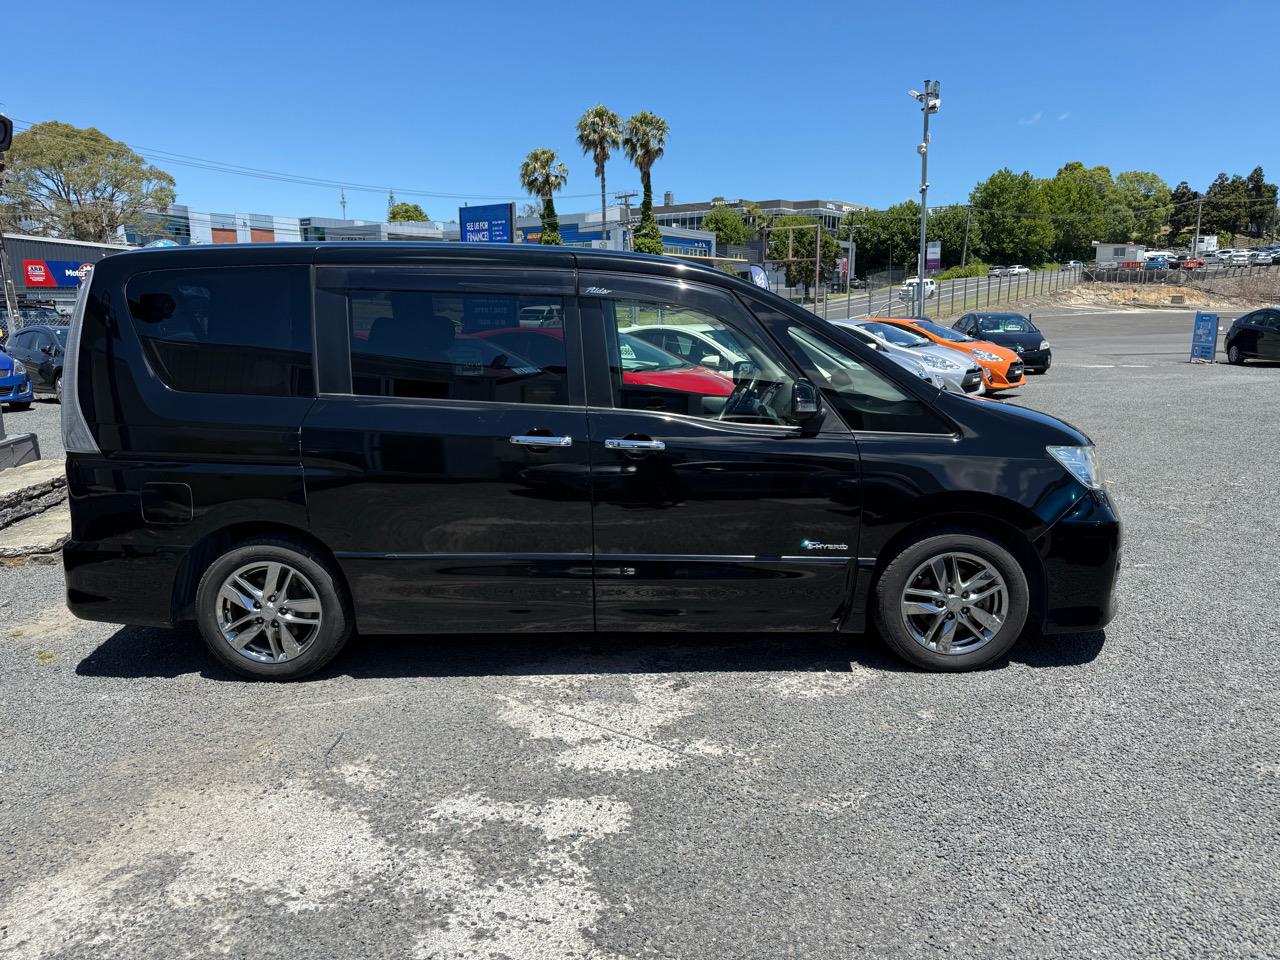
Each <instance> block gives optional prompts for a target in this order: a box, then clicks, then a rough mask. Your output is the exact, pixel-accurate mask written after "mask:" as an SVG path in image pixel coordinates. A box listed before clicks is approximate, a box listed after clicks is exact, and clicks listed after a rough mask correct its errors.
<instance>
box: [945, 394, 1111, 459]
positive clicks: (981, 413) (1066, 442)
mask: <svg viewBox="0 0 1280 960" xmlns="http://www.w3.org/2000/svg"><path fill="white" fill-rule="evenodd" d="M934 402H935V403H937V404H938V406H939V407H940V408H941V409H942V411H943V412H944V413H948V414H951V415H953V416H954V417H955V419H956V420H959V421H960V423H961V425H962V426H966V427H969V428H970V429H972V430H974V431H975V432H977V433H979V434H988V433H989V435H992V436H1006V435H1007V434H1004V433H1002V432H1001V431H1000V427H1001V425H1002V424H1003V425H1005V426H1008V425H1010V421H1018V422H1019V424H1020V425H1021V426H1023V427H1032V428H1035V427H1038V428H1040V429H1039V430H1034V431H1028V430H1019V431H1016V433H1017V434H1019V435H1025V434H1028V433H1033V434H1034V435H1036V436H1037V440H1036V445H1037V446H1040V445H1041V443H1042V442H1043V446H1046V447H1047V446H1050V445H1056V446H1085V445H1092V443H1093V441H1092V440H1090V439H1089V436H1088V434H1086V433H1085V432H1084V431H1083V430H1080V429H1078V428H1076V427H1073V426H1072V425H1071V424H1069V423H1067V422H1066V421H1065V420H1059V419H1058V418H1057V417H1051V416H1049V414H1047V413H1041V412H1040V411H1039V410H1029V409H1027V408H1026V407H1019V406H1015V405H1013V404H1011V403H1008V402H1006V401H1002V400H994V399H990V398H988V397H974V396H969V395H968V394H962V393H943V394H939V395H938V399H937V400H935V401H934Z"/></svg>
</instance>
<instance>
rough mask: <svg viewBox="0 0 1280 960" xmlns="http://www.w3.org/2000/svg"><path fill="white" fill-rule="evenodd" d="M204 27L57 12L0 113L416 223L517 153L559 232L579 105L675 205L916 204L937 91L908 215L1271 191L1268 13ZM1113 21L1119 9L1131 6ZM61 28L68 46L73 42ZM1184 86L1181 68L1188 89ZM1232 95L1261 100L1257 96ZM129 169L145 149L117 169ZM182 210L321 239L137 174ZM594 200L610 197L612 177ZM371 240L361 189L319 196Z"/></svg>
mask: <svg viewBox="0 0 1280 960" xmlns="http://www.w3.org/2000/svg"><path fill="white" fill-rule="evenodd" d="M923 6H925V7H927V8H928V9H929V11H930V15H929V16H928V17H924V16H922V15H921V14H918V13H914V12H909V11H908V9H907V8H906V7H899V6H897V5H895V4H879V5H875V6H871V5H864V4H861V3H854V2H851V0H844V2H841V3H815V4H807V3H802V2H791V3H776V2H775V3H767V4H766V3H754V2H739V3H732V2H730V3H701V4H699V3H690V2H687V0H685V2H680V3H668V2H661V0H655V2H650V3H645V4H639V3H635V4H631V3H618V2H594V3H578V2H572V0H566V2H562V3H559V4H555V5H547V4H527V3H505V2H503V3H498V2H494V3H486V2H483V0H480V2H476V0H472V2H469V3H448V4H443V3H435V2H420V3H380V2H367V3H364V4H351V3H328V2H322V0H309V2H306V3H303V2H287V0H276V2H271V0H268V2H263V0H259V2H256V3H242V2H239V0H222V2H219V3H217V4H197V3H181V2H177V3H175V2H172V0H170V2H167V3H141V2H138V3H122V4H118V5H114V4H113V5H103V4H101V3H100V2H98V3H79V2H72V0H64V2H62V3H59V4H58V17H57V19H58V21H59V23H60V24H63V25H66V28H65V29H62V28H60V29H59V30H58V31H57V32H56V34H55V35H51V36H50V37H49V38H48V42H44V41H37V40H36V39H35V38H28V39H27V40H25V41H23V43H22V45H21V46H22V50H23V55H22V56H14V55H6V56H4V57H3V58H0V109H2V110H3V111H4V112H5V113H7V114H8V115H10V116H12V117H14V118H17V119H19V120H22V121H28V122H34V121H41V120H53V119H56V120H62V121H66V122H68V123H72V124H75V125H77V126H96V127H98V128H99V129H101V130H103V131H104V132H106V133H108V134H109V135H111V136H113V137H116V138H117V139H122V140H125V141H127V142H129V143H131V144H135V145H139V146H140V147H145V148H150V149H160V150H165V151H169V152H172V153H180V154H187V155H190V156H192V157H199V158H206V159H212V160H218V161H225V162H230V163H236V164H241V165H246V166H251V167H256V168H261V169H265V170H272V171H283V172H286V173H290V174H302V175H306V176H311V177H319V178H324V179H328V180H337V181H343V182H348V183H360V184H372V185H390V186H394V187H395V188H396V191H397V195H398V197H399V198H400V199H406V200H414V201H416V202H419V203H421V204H422V205H423V207H424V208H425V209H426V210H427V212H428V213H429V214H430V215H431V216H433V217H437V218H452V217H453V216H455V215H456V208H457V206H458V205H459V203H460V202H461V201H459V200H458V199H454V198H451V197H431V196H411V195H410V194H409V191H410V190H420V191H427V192H431V193H439V194H464V195H466V196H468V197H471V198H472V202H487V201H488V200H489V198H491V197H498V196H503V197H511V198H513V199H515V198H518V197H519V195H520V190H519V185H518V179H517V170H518V167H519V164H520V161H521V160H522V159H523V157H524V155H525V154H526V153H527V152H528V151H529V150H530V149H531V148H534V147H540V146H549V147H552V148H553V149H555V150H557V151H559V153H560V155H561V157H562V159H564V161H565V162H566V163H567V164H568V166H569V173H570V176H569V184H568V187H567V188H566V190H565V194H566V196H565V198H564V199H563V200H562V201H561V202H560V204H559V206H560V209H561V210H563V211H574V210H583V209H590V208H591V207H592V206H593V205H598V199H596V200H594V201H593V197H594V198H598V196H599V186H598V182H597V181H596V180H595V178H594V176H593V170H592V165H591V162H590V161H589V160H588V159H587V158H585V157H583V156H582V154H581V152H580V150H579V149H578V148H577V145H576V143H575V142H574V123H575V121H576V119H577V117H578V115H579V114H580V113H581V112H582V110H583V109H584V108H586V107H588V106H591V105H592V104H595V103H597V102H603V103H605V104H607V105H609V106H610V107H611V108H612V109H614V110H615V111H617V112H618V113H620V114H622V115H624V116H625V115H626V114H629V113H633V112H635V111H638V110H643V109H649V110H653V111H655V112H657V113H659V114H661V115H662V116H664V117H666V118H667V119H668V121H669V122H670V124H671V135H670V139H669V142H668V147H667V155H666V157H665V158H663V159H662V160H661V161H660V162H659V163H658V165H657V166H656V167H655V169H654V190H655V192H656V193H657V195H658V198H659V199H660V198H661V194H662V192H663V191H665V190H672V191H674V192H675V194H676V199H677V200H678V201H684V200H701V199H706V198H708V197H710V196H712V195H715V194H723V195H725V196H727V197H730V198H736V197H759V198H765V197H776V196H784V197H794V198H797V199H799V198H807V197H813V196H819V197H823V198H839V199H847V200H852V201H857V202H863V203H869V204H872V205H875V206H884V205H887V204H889V203H894V202H897V201H900V200H903V199H906V198H908V197H914V196H915V195H916V190H917V185H918V180H919V173H920V171H919V158H918V157H917V155H916V152H915V146H916V143H917V142H918V140H919V135H920V114H919V110H918V108H917V107H916V105H915V104H914V103H913V102H912V101H911V100H909V99H908V97H907V96H906V91H907V90H908V89H910V88H913V87H919V86H920V84H921V82H922V81H923V80H924V78H925V77H926V76H927V77H930V78H937V79H939V80H940V81H941V83H942V112H941V113H940V114H939V115H938V116H937V117H935V118H934V122H933V133H934V139H933V150H932V153H931V156H930V180H931V190H930V202H931V203H945V202H956V201H962V200H963V199H964V198H965V197H966V196H967V194H968V191H969V189H970V187H971V186H972V185H973V183H974V182H975V181H976V180H977V179H979V178H981V177H983V176H986V175H987V174H988V173H990V172H991V171H992V170H994V169H996V168H998V167H1000V166H1005V165H1007V166H1010V167H1013V168H1014V169H1015V170H1023V169H1029V170H1031V171H1032V172H1033V173H1035V174H1036V175H1039V176H1050V175H1052V174H1053V172H1054V171H1055V170H1056V169H1057V168H1058V167H1059V166H1060V165H1061V164H1062V163H1064V162H1066V161H1069V160H1080V161H1083V162H1084V163H1086V164H1088V165H1094V164H1105V165H1107V166H1110V167H1111V169H1112V171H1113V172H1118V171H1121V170H1131V169H1145V170H1154V171H1156V172H1157V173H1159V174H1160V175H1161V176H1163V177H1164V178H1165V179H1166V180H1167V181H1169V183H1170V186H1172V185H1174V184H1175V183H1176V182H1177V181H1178V180H1180V179H1187V180H1189V181H1190V182H1191V184H1192V186H1193V187H1196V188H1198V189H1203V188H1204V187H1205V186H1207V185H1208V183H1209V181H1210V180H1211V179H1212V178H1213V176H1214V175H1215V174H1216V173H1217V172H1218V171H1219V170H1227V171H1228V172H1239V173H1241V174H1247V173H1248V171H1249V170H1250V169H1251V168H1252V167H1253V166H1254V165H1255V164H1258V163H1261V164H1263V166H1264V168H1265V169H1267V171H1268V174H1269V179H1271V180H1273V181H1274V180H1275V179H1276V177H1277V176H1280V125H1277V123H1276V122H1275V117H1276V115H1277V107H1276V105H1275V102H1274V99H1272V96H1273V95H1272V94H1271V93H1270V91H1269V89H1268V88H1267V87H1266V81H1265V74H1266V72H1267V71H1266V70H1265V69H1264V68H1263V64H1264V62H1265V60H1266V58H1265V57H1263V58H1262V60H1257V59H1255V60H1254V62H1253V64H1252V68H1251V67H1250V66H1249V64H1248V59H1249V58H1248V57H1247V56H1244V54H1245V53H1247V51H1249V50H1253V51H1254V52H1255V53H1256V51H1257V50H1258V49H1260V48H1258V47H1256V45H1251V44H1250V43H1249V42H1248V40H1247V37H1249V36H1254V37H1261V36H1266V37H1274V36H1275V35H1276V29H1277V27H1280V3H1274V2H1264V0H1258V2H1245V0H1221V2H1219V3H1218V4H1216V5H1214V4H1209V5H1206V4H1205V3H1204V2H1203V0H1195V2H1192V3H1188V2H1182V0H1174V2H1166V3H1162V4H1160V5H1159V6H1158V9H1156V8H1153V10H1152V13H1153V17H1154V21H1153V23H1152V26H1153V29H1151V30H1149V31H1146V30H1138V31H1131V30H1128V29H1121V28H1120V27H1119V26H1118V25H1117V24H1116V23H1115V18H1116V17H1117V16H1118V15H1119V11H1120V9H1121V8H1120V7H1118V6H1117V5H1116V4H1115V3H1105V4H1104V3H1100V2H1099V3H1092V2H1077V3H1071V4H1069V5H1068V4H1066V3H1049V4H1031V3H1015V2H971V3H964V4H961V3H946V2H938V0H934V2H933V3H930V4H927V5H923ZM1133 9H1135V10H1137V9H1138V8H1133ZM74 25H79V26H78V27H77V26H74ZM1196 63H1200V64H1203V66H1201V67H1197V66H1196ZM1255 82H1256V83H1257V84H1259V85H1260V86H1258V87H1254V89H1261V90H1263V91H1265V95H1266V96H1267V98H1268V99H1266V100H1260V99H1259V98H1258V95H1257V94H1250V84H1251V83H1255ZM142 152H143V153H145V152H146V150H143V151H142ZM157 162H158V163H159V164H160V165H161V166H163V167H165V168H166V169H168V170H169V172H170V173H172V174H173V175H174V177H175V178H176V179H177V182H178V194H179V197H178V199H179V201H180V202H184V203H188V204H190V205H192V206H193V207H195V208H196V209H201V210H214V211H219V212H262V213H274V214H285V215H294V216H307V215H313V216H337V215H338V214H339V212H340V211H339V207H338V191H337V189H336V188H334V189H329V188H327V187H325V188H321V187H314V186H302V185H297V184H291V183H283V182H275V181H271V180H264V179H254V178H249V177H241V176H233V175H228V174H225V173H217V172H213V171H208V170H202V169H198V168H194V167H191V166H183V165H179V164H177V163H173V162H164V161H157ZM608 178H609V186H610V192H612V191H613V190H614V189H624V188H633V189H634V188H638V186H639V177H638V175H637V174H636V173H635V171H634V169H633V168H631V167H630V166H629V165H628V164H627V163H626V161H625V159H624V158H622V157H621V156H619V157H618V158H617V159H616V160H614V161H612V162H611V163H610V165H609V169H608ZM347 199H348V206H347V211H348V215H349V216H353V217H365V218H375V219H376V218H381V217H382V216H383V214H384V213H385V210H386V196H385V193H384V192H377V193H366V192H362V191H358V190H348V191H347Z"/></svg>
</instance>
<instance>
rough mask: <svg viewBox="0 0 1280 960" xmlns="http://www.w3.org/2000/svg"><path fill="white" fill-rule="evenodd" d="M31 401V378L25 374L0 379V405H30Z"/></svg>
mask: <svg viewBox="0 0 1280 960" xmlns="http://www.w3.org/2000/svg"><path fill="white" fill-rule="evenodd" d="M32 399H33V394H32V391H31V378H30V377H29V376H27V375H26V374H25V373H24V374H23V375H22V376H20V377H14V376H10V377H0V403H30V402H31V400H32Z"/></svg>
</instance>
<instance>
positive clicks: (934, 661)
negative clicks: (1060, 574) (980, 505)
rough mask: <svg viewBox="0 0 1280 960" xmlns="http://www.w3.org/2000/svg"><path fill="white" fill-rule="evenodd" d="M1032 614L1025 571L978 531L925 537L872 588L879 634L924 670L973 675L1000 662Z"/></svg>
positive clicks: (906, 550)
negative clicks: (970, 671) (1029, 612)
mask: <svg viewBox="0 0 1280 960" xmlns="http://www.w3.org/2000/svg"><path fill="white" fill-rule="evenodd" d="M1029 610H1030V593H1029V590H1028V587H1027V576H1026V573H1025V572H1024V571H1023V569H1022V565H1021V564H1020V563H1019V562H1018V560H1017V558H1015V557H1014V556H1013V554H1011V553H1010V552H1009V551H1008V550H1007V549H1005V548H1004V547H1003V546H1001V545H1000V544H999V543H997V542H996V541H995V540H993V539H991V538H990V537H987V536H986V535H984V534H982V533H980V532H978V531H970V530H944V531H938V532H933V533H926V534H923V535H922V536H921V537H920V538H919V539H917V540H915V541H913V542H912V543H909V544H908V545H907V546H906V547H904V548H903V550H902V551H901V552H900V553H899V554H898V555H897V556H896V557H895V558H894V559H893V560H892V561H891V562H890V563H889V565H888V566H887V567H886V568H885V570H884V573H883V574H882V575H881V577H880V581H879V583H877V584H876V601H875V609H874V614H875V619H876V625H877V626H878V627H879V629H880V633H881V636H883V637H884V639H885V642H886V643H887V644H888V645H889V647H890V648H891V649H892V650H893V651H894V652H895V653H897V654H898V655H899V656H900V657H902V658H903V659H905V660H908V661H910V662H911V663H914V664H916V665H917V666H920V667H925V668H926V669H929V670H972V669H974V668H976V667H981V666H985V665H986V664H988V663H990V662H991V661H993V660H995V659H997V658H999V657H1000V656H1002V655H1004V654H1005V653H1006V652H1007V651H1008V650H1009V648H1010V647H1012V646H1013V644H1014V641H1015V640H1017V639H1018V637H1019V635H1020V634H1021V633H1022V630H1023V627H1025V626H1026V622H1027V614H1028V611H1029Z"/></svg>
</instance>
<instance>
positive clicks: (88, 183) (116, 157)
mask: <svg viewBox="0 0 1280 960" xmlns="http://www.w3.org/2000/svg"><path fill="white" fill-rule="evenodd" d="M7 161H8V165H9V169H8V181H9V182H8V185H7V187H6V193H7V197H6V202H5V203H4V204H3V205H0V218H2V219H3V220H4V221H5V223H6V224H7V226H9V227H10V228H13V227H14V226H16V225H17V224H18V222H20V221H34V222H35V223H36V224H37V225H38V227H37V228H38V229H39V230H40V231H41V232H42V233H48V234H52V235H54V236H61V237H67V238H69V239H73V240H90V241H95V242H98V243H104V242H109V241H113V240H116V239H117V237H118V234H119V232H120V228H121V227H124V226H129V225H138V226H141V225H142V224H143V223H144V222H145V221H146V220H147V219H148V217H149V216H152V215H156V214H163V213H164V212H165V211H166V210H167V209H168V208H169V205H170V204H171V203H173V201H174V200H175V199H176V197H177V194H176V193H175V191H174V180H173V177H171V176H169V174H167V173H165V172H164V171H163V170H161V169H159V168H157V167H154V166H152V165H150V164H149V163H147V161H146V160H145V159H143V158H142V157H140V156H138V154H136V153H134V152H133V150H132V149H130V147H129V145H128V144H126V143H121V142H120V141H119V140H112V139H111V138H110V137H108V136H107V135H106V134H105V133H103V132H101V131H100V130H97V129H95V128H93V127H88V128H85V129H81V128H80V127H74V126H72V125H71V124H68V123H60V122H58V121H56V120H50V121H48V122H45V123H37V124H36V125H35V126H33V127H31V129H29V130H26V131H24V132H23V133H20V134H18V135H17V136H15V137H14V138H13V145H12V147H11V148H10V149H9V152H8V154H7Z"/></svg>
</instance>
